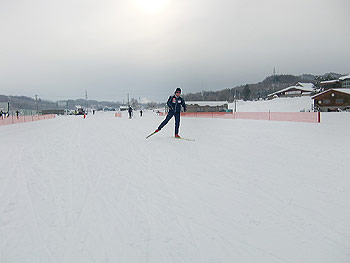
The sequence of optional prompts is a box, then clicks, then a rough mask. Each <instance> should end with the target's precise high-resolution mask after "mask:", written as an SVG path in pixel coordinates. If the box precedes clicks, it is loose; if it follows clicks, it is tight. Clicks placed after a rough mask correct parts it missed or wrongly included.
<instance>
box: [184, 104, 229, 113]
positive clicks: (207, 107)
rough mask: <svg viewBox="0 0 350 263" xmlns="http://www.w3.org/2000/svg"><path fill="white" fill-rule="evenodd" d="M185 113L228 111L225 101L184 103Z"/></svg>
mask: <svg viewBox="0 0 350 263" xmlns="http://www.w3.org/2000/svg"><path fill="white" fill-rule="evenodd" d="M186 106H187V112H223V111H228V102H227V101H186Z"/></svg>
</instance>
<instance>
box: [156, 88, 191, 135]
mask: <svg viewBox="0 0 350 263" xmlns="http://www.w3.org/2000/svg"><path fill="white" fill-rule="evenodd" d="M180 95H181V88H176V90H175V92H174V95H172V96H170V97H169V99H168V101H167V105H168V107H169V112H168V115H167V116H166V118H165V120H164V121H163V122H162V123H161V124H160V125H159V126H158V129H156V130H155V132H159V131H160V130H161V129H162V128H163V127H164V126H165V125H166V124H167V123H168V122H169V121H170V119H171V118H172V117H173V116H174V117H175V137H176V138H180V136H179V127H180V113H181V107H182V108H183V109H184V111H186V103H185V100H184V99H183V98H182V97H181V96H180Z"/></svg>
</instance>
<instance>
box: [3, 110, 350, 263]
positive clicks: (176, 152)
mask: <svg viewBox="0 0 350 263" xmlns="http://www.w3.org/2000/svg"><path fill="white" fill-rule="evenodd" d="M324 116H325V117H324V120H323V123H321V124H309V123H288V122H267V121H249V120H220V119H199V118H198V119H196V118H182V119H181V127H180V134H181V135H183V136H184V137H188V138H195V139H196V141H194V142H190V141H184V140H175V139H173V138H171V137H172V136H173V129H174V127H173V126H174V123H173V120H172V121H171V122H170V123H169V124H168V125H167V126H166V127H165V128H164V129H163V130H162V131H161V132H160V133H158V134H156V135H154V136H152V137H151V138H149V139H147V140H146V139H145V137H146V135H148V134H149V133H150V132H152V131H153V130H154V129H155V128H156V127H157V126H158V124H159V123H160V122H161V121H162V120H163V118H162V117H158V116H156V115H155V114H154V113H152V112H147V111H146V112H145V116H144V117H142V118H140V117H139V116H135V118H133V119H131V120H129V119H127V118H126V115H125V116H123V118H115V117H114V116H113V114H111V113H97V114H96V115H89V116H88V117H87V119H83V118H82V117H81V116H78V117H77V116H68V117H57V118H56V119H53V120H46V121H40V122H33V123H24V124H17V125H8V126H3V127H0V134H1V136H0V145H1V158H0V169H1V170H0V262H1V263H17V262H21V263H32V262H45V263H50V262H53V263H71V262H74V263H78V262H82V263H87V262H97V263H100V262H113V263H114V262H125V263H132V262H135V263H139V262H150V263H154V262H155V263H167V262H176V263H178V262H191V263H194V262H198V263H203V262H208V263H214V262H227V263H230V262H240V263H244V262H247V263H252V262H259V263H264V262H266V263H274V262H276V263H277V262H278V263H279V262H290V263H291V262H293V263H294V262H295V263H300V262H308V263H312V262H315V263H323V262H324V263H326V262H327V263H328V262H329V263H334V262H337V263H348V262H349V261H350V209H349V207H350V201H349V200H350V179H349V175H348V172H349V170H350V164H349V161H348V159H349V153H348V145H349V142H350V139H349V136H348V135H347V134H346V133H345V132H339V131H341V130H343V131H346V130H347V131H348V130H349V129H350V125H349V123H350V118H349V117H350V116H349V114H337V115H327V114H326V115H324Z"/></svg>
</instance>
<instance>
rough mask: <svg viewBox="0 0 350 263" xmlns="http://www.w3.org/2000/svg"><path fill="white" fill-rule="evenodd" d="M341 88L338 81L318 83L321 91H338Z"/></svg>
mask: <svg viewBox="0 0 350 263" xmlns="http://www.w3.org/2000/svg"><path fill="white" fill-rule="evenodd" d="M339 88H341V83H340V80H339V79H334V80H326V81H321V82H320V89H321V90H322V91H325V90H329V89H339Z"/></svg>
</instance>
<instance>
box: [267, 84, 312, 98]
mask: <svg viewBox="0 0 350 263" xmlns="http://www.w3.org/2000/svg"><path fill="white" fill-rule="evenodd" d="M310 84H312V83H310ZM313 87H314V85H313V84H312V87H301V86H290V87H287V88H285V89H281V90H279V91H276V92H274V93H271V94H269V95H267V96H273V95H276V94H279V93H281V92H285V91H288V90H291V89H297V90H301V91H305V92H312V91H314V88H313Z"/></svg>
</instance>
